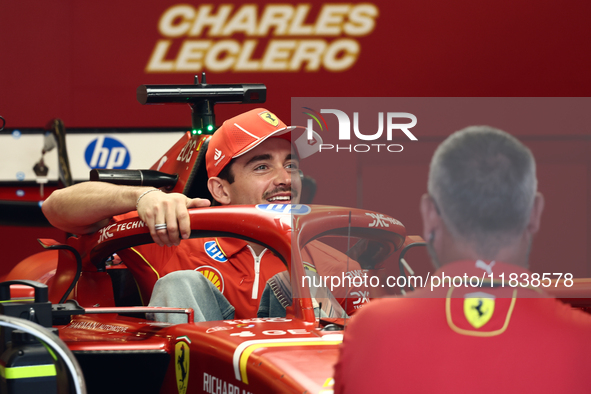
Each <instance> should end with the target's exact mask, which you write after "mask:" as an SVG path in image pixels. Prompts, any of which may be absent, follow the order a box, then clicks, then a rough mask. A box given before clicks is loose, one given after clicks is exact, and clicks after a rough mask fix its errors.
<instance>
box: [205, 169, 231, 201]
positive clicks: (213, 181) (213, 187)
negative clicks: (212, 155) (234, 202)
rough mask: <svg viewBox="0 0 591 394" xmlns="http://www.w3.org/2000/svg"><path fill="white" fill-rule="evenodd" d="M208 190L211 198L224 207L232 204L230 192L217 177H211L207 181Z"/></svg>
mask: <svg viewBox="0 0 591 394" xmlns="http://www.w3.org/2000/svg"><path fill="white" fill-rule="evenodd" d="M207 188H208V189H209V192H210V193H211V196H212V197H213V198H214V200H216V201H217V202H219V203H220V204H222V205H228V204H230V202H231V198H230V193H229V190H228V189H227V187H226V183H225V181H224V180H223V179H222V178H218V177H217V176H214V177H211V178H209V179H208V180H207Z"/></svg>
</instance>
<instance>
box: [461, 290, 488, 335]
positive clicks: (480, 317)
mask: <svg viewBox="0 0 591 394" xmlns="http://www.w3.org/2000/svg"><path fill="white" fill-rule="evenodd" d="M494 311H495V297H494V296H493V295H491V294H486V293H471V294H466V298H464V316H466V320H468V323H470V324H471V325H472V326H473V327H474V328H480V327H482V326H484V325H485V324H486V323H488V321H489V320H490V319H491V317H492V315H493V313H494Z"/></svg>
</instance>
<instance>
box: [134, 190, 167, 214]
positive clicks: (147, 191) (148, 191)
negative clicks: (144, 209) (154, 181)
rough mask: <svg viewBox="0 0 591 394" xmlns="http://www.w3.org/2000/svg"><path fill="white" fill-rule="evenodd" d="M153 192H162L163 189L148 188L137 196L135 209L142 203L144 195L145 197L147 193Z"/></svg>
mask: <svg viewBox="0 0 591 394" xmlns="http://www.w3.org/2000/svg"><path fill="white" fill-rule="evenodd" d="M151 192H162V190H160V189H150V190H146V191H145V192H143V193H142V194H140V196H139V197H138V198H137V201H136V202H135V209H136V210H137V209H138V205H139V204H140V200H141V199H142V197H144V196H145V195H146V194H148V193H151Z"/></svg>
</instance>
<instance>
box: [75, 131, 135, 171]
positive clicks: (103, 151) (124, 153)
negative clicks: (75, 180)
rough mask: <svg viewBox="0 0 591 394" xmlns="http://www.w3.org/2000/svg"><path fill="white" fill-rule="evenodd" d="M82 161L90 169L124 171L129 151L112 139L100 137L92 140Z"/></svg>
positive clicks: (127, 162)
mask: <svg viewBox="0 0 591 394" xmlns="http://www.w3.org/2000/svg"><path fill="white" fill-rule="evenodd" d="M84 159H85V160H86V164H88V166H89V167H90V168H93V169H94V168H105V169H109V170H111V169H125V168H127V167H128V166H129V161H130V160H131V157H130V155H129V150H128V149H127V148H126V147H125V145H123V144H122V143H121V141H119V140H116V139H115V138H112V137H105V136H100V137H98V138H96V139H95V140H93V141H92V142H91V143H90V144H88V147H87V148H86V151H85V152H84Z"/></svg>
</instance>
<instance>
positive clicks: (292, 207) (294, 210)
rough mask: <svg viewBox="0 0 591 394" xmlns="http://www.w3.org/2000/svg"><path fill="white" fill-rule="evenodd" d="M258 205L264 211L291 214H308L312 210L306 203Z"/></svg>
mask: <svg viewBox="0 0 591 394" xmlns="http://www.w3.org/2000/svg"><path fill="white" fill-rule="evenodd" d="M256 207H257V209H260V210H261V211H263V212H268V213H284V214H291V215H307V214H309V213H310V212H311V211H312V209H311V208H310V207H309V206H307V205H304V204H259V205H257V206H256Z"/></svg>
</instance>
